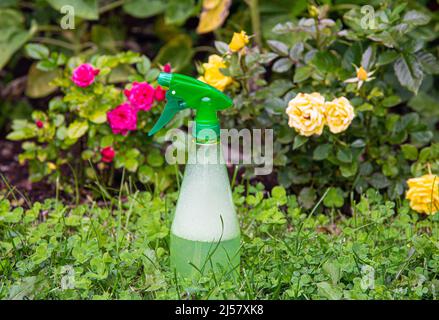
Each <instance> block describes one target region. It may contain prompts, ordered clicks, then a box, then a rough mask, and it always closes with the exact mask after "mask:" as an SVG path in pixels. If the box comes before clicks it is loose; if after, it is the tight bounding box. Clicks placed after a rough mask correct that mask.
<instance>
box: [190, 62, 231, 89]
mask: <svg viewBox="0 0 439 320" xmlns="http://www.w3.org/2000/svg"><path fill="white" fill-rule="evenodd" d="M203 68H204V75H203V76H201V77H199V78H198V80H200V81H203V82H205V83H207V84H210V85H211V86H212V87H215V88H217V89H218V90H220V91H224V89H225V88H226V87H227V86H228V85H229V84H231V83H232V81H233V80H232V78H231V77H228V76H225V75H224V74H222V73H221V70H220V69H222V68H226V64H225V62H224V60H223V58H221V57H220V56H218V55H216V54H213V55H211V56H210V57H209V60H208V62H207V63H203Z"/></svg>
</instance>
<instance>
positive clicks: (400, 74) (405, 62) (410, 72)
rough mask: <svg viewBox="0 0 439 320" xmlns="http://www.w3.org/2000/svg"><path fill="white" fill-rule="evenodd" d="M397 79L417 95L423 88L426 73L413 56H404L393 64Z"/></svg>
mask: <svg viewBox="0 0 439 320" xmlns="http://www.w3.org/2000/svg"><path fill="white" fill-rule="evenodd" d="M393 69H394V70H395V74H396V77H397V78H398V80H399V83H401V85H402V86H404V87H406V88H407V89H409V90H410V91H412V92H414V93H415V94H416V93H418V89H419V87H420V86H421V83H422V79H423V78H424V73H423V72H422V69H421V65H420V63H419V62H418V61H417V60H416V58H415V57H414V56H413V55H412V54H403V55H401V57H399V58H398V60H396V62H395V63H394V64H393Z"/></svg>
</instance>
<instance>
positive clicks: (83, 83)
mask: <svg viewBox="0 0 439 320" xmlns="http://www.w3.org/2000/svg"><path fill="white" fill-rule="evenodd" d="M98 74H99V69H95V68H93V66H92V65H91V64H88V63H83V64H81V65H80V66H79V67H77V68H75V70H73V75H72V81H73V82H74V83H75V84H76V85H77V86H78V87H83V88H84V87H88V86H89V85H91V84H92V83H93V81H95V77H96V76H97V75H98Z"/></svg>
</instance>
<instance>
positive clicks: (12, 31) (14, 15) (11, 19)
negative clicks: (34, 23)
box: [0, 9, 34, 70]
mask: <svg viewBox="0 0 439 320" xmlns="http://www.w3.org/2000/svg"><path fill="white" fill-rule="evenodd" d="M0 17H1V18H0V30H1V34H0V70H1V69H3V67H4V66H5V65H6V63H7V62H8V61H9V59H10V58H11V57H12V56H13V54H14V53H15V52H16V51H17V50H18V49H20V48H21V47H22V46H23V45H24V44H25V43H26V42H27V41H28V40H29V39H30V38H31V36H32V33H33V32H34V27H32V28H31V30H29V31H27V30H25V29H24V26H23V24H24V18H23V15H22V14H21V13H20V12H18V11H16V10H13V9H0Z"/></svg>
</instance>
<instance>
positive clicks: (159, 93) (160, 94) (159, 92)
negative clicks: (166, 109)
mask: <svg viewBox="0 0 439 320" xmlns="http://www.w3.org/2000/svg"><path fill="white" fill-rule="evenodd" d="M165 97H166V90H163V88H162V87H160V86H157V88H155V91H154V99H156V100H157V101H163V100H165Z"/></svg>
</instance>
